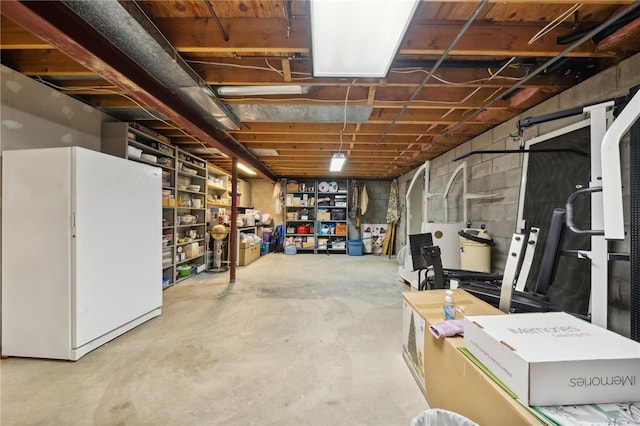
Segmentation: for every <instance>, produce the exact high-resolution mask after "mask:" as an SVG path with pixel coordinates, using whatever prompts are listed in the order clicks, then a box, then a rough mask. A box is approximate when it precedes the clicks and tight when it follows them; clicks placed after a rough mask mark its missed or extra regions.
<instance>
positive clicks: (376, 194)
mask: <svg viewBox="0 0 640 426" xmlns="http://www.w3.org/2000/svg"><path fill="white" fill-rule="evenodd" d="M248 181H249V182H250V183H251V201H252V205H253V207H254V208H255V209H259V210H262V213H263V214H264V213H269V214H270V215H271V216H272V217H273V219H274V226H275V225H281V224H283V223H284V213H281V214H279V215H276V213H275V200H274V199H273V188H274V184H273V183H270V182H267V181H265V180H262V179H249V180H248ZM357 183H358V184H364V185H366V186H367V194H368V195H369V204H368V208H367V214H366V215H364V216H362V217H361V220H360V222H361V223H387V220H386V215H387V205H388V202H389V191H390V188H391V182H390V181H377V180H358V181H357ZM283 212H284V206H283ZM360 237H361V234H360V230H359V229H358V228H356V226H355V222H354V220H353V219H352V218H351V217H350V218H349V238H350V239H357V238H360Z"/></svg>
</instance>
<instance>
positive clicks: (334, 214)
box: [331, 209, 347, 220]
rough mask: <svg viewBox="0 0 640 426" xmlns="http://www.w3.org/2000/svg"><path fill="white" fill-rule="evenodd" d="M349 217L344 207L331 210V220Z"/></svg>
mask: <svg viewBox="0 0 640 426" xmlns="http://www.w3.org/2000/svg"><path fill="white" fill-rule="evenodd" d="M346 219H347V211H346V210H343V209H333V210H331V220H346Z"/></svg>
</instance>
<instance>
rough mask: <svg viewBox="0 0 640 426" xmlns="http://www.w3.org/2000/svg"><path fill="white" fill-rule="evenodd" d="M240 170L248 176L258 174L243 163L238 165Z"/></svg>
mask: <svg viewBox="0 0 640 426" xmlns="http://www.w3.org/2000/svg"><path fill="white" fill-rule="evenodd" d="M238 168H239V169H240V170H242V171H243V172H245V173H247V174H250V175H255V174H256V172H255V171H254V170H253V169H250V168H249V167H247V166H245V165H244V164H242V163H238Z"/></svg>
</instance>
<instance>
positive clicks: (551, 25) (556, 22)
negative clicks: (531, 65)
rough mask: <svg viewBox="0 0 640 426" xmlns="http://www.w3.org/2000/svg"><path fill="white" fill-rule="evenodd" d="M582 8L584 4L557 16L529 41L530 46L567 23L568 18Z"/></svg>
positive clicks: (575, 5)
mask: <svg viewBox="0 0 640 426" xmlns="http://www.w3.org/2000/svg"><path fill="white" fill-rule="evenodd" d="M581 7H582V3H576V4H574V5H573V6H571V7H570V8H569V9H567V10H566V11H564V12H562V13H561V14H560V15H558V16H556V17H555V18H554V19H553V21H551V22H549V23H548V24H547V25H545V26H544V28H542V29H541V30H540V31H538V32H537V33H536V34H535V35H534V36H533V37H531V39H529V44H530V45H531V44H533V43H535V42H536V41H538V40H540V39H541V38H542V37H544V36H545V35H546V34H547V33H549V32H550V31H551V30H553V29H554V28H556V27H557V26H558V25H560V24H561V23H563V22H564V21H566V20H567V18H569V16H571V15H572V14H573V13H575V12H577V10H578V9H580V8H581Z"/></svg>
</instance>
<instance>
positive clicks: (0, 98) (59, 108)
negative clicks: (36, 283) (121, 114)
mask: <svg viewBox="0 0 640 426" xmlns="http://www.w3.org/2000/svg"><path fill="white" fill-rule="evenodd" d="M0 117H1V121H0V152H1V151H7V150H15V149H33V148H53V147H63V146H81V147H84V148H88V149H93V150H95V151H100V132H101V126H102V122H104V121H113V119H112V118H111V117H109V116H107V115H105V114H103V113H101V112H100V111H98V110H96V109H94V108H91V107H90V106H88V105H85V104H83V103H82V102H79V101H77V100H75V99H73V98H71V97H69V96H67V95H63V94H61V93H60V92H58V91H56V90H54V89H52V88H50V87H47V86H45V85H44V84H40V83H38V82H36V81H34V80H32V79H31V78H29V77H26V76H24V75H22V74H20V73H18V72H16V71H14V70H12V69H10V68H7V67H5V66H4V65H0ZM0 180H1V173H0ZM0 185H1V182H0ZM0 188H1V186H0ZM0 192H1V189H0ZM0 197H1V194H0ZM1 209H2V205H1V204H0V211H1ZM10 225H11V224H3V223H1V219H0V229H1V228H2V227H3V226H10ZM1 236H2V233H1V231H0V238H1ZM34 244H36V242H34ZM1 255H2V253H1V248H0V259H1ZM1 268H2V265H1V261H0V271H1ZM0 280H1V278H0ZM0 283H1V281H0ZM1 298H2V295H1V294H0V300H1Z"/></svg>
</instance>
